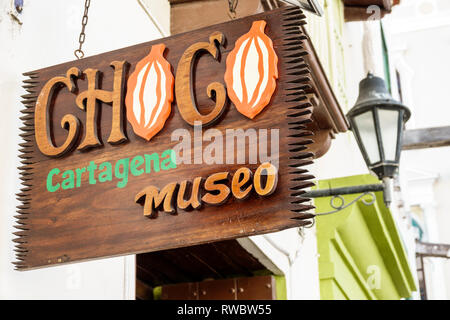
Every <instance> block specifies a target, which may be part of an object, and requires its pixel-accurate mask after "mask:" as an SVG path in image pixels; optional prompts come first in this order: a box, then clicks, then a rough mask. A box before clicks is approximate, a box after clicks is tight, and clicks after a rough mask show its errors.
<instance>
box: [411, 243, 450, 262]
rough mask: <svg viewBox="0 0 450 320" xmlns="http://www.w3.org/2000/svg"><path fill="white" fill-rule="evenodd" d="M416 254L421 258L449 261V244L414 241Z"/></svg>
mask: <svg viewBox="0 0 450 320" xmlns="http://www.w3.org/2000/svg"><path fill="white" fill-rule="evenodd" d="M416 254H417V255H420V256H423V257H436V258H447V259H450V244H443V243H428V242H420V241H416Z"/></svg>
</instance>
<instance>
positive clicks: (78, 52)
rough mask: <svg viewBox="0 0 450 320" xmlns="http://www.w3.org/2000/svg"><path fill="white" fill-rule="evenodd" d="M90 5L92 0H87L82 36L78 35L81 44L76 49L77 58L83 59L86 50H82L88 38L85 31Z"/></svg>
mask: <svg viewBox="0 0 450 320" xmlns="http://www.w3.org/2000/svg"><path fill="white" fill-rule="evenodd" d="M90 5H91V0H86V1H85V2H84V14H83V19H82V20H81V32H80V36H79V37H78V42H79V43H80V45H79V47H78V49H76V50H75V51H74V54H75V57H77V59H81V58H83V57H84V52H83V50H81V48H82V47H83V43H84V40H85V39H86V33H84V29H85V28H86V25H87V23H88V11H89V6H90Z"/></svg>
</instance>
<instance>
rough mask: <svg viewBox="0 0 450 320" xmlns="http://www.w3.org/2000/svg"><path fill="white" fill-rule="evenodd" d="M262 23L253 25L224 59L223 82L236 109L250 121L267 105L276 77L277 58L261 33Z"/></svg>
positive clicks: (261, 21)
mask: <svg viewBox="0 0 450 320" xmlns="http://www.w3.org/2000/svg"><path fill="white" fill-rule="evenodd" d="M265 26H266V22H265V21H263V20H259V21H255V22H253V25H252V27H251V29H250V31H249V32H248V33H246V34H244V35H243V36H242V37H240V38H239V39H238V40H237V41H236V44H235V47H234V49H233V51H231V52H230V54H229V55H228V57H227V66H226V72H225V83H226V84H227V90H228V96H229V97H230V99H231V101H232V102H233V103H234V105H235V106H236V108H237V110H238V111H239V112H240V113H242V114H243V115H245V116H246V117H249V118H250V119H253V118H254V117H255V116H256V115H257V114H258V113H260V112H261V111H262V110H263V109H264V108H265V107H266V106H267V105H268V104H269V102H270V99H271V97H272V95H273V93H274V91H275V88H276V79H277V78H278V67H277V63H278V57H277V55H276V53H275V50H274V49H273V43H272V40H271V39H270V38H269V37H268V36H267V35H266V34H265V33H264V28H265Z"/></svg>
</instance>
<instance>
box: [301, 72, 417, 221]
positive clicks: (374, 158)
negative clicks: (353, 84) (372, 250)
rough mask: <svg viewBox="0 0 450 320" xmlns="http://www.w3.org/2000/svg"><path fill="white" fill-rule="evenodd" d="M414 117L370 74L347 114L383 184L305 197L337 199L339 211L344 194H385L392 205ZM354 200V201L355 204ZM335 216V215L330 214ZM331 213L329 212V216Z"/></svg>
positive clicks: (387, 201)
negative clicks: (394, 183)
mask: <svg viewBox="0 0 450 320" xmlns="http://www.w3.org/2000/svg"><path fill="white" fill-rule="evenodd" d="M410 116H411V111H410V110H409V109H408V108H407V107H406V106H404V105H403V104H401V103H400V102H398V101H396V100H394V99H393V98H392V96H391V95H390V93H389V92H388V90H387V89H386V84H385V82H384V80H383V79H381V78H379V77H375V76H374V75H373V74H371V73H368V74H367V77H366V78H365V79H363V80H362V81H361V82H360V83H359V96H358V99H357V101H356V103H355V106H354V107H353V108H352V109H351V110H350V111H349V112H348V113H347V118H348V121H349V122H350V129H351V130H352V131H353V134H354V135H355V138H356V141H357V143H358V146H359V148H360V150H361V153H362V155H363V157H364V160H365V162H366V164H367V167H368V168H369V170H371V171H372V172H374V173H375V174H376V175H377V176H378V178H379V179H380V180H382V181H383V183H380V184H370V185H362V186H352V187H345V188H335V189H325V190H312V191H309V192H306V193H305V194H303V195H302V196H304V197H309V198H317V197H329V196H333V198H332V201H333V199H334V198H336V197H338V198H340V199H341V201H342V204H341V206H337V207H336V206H334V205H332V206H333V208H335V209H336V210H335V211H333V212H336V211H339V210H341V209H343V208H346V207H347V206H349V205H350V204H352V203H353V202H354V201H352V202H351V203H350V204H348V205H344V202H343V199H342V197H341V195H343V194H354V193H363V194H362V195H361V196H360V197H358V198H357V199H356V200H358V199H359V198H361V197H362V196H363V195H364V194H368V193H370V192H375V191H383V197H384V202H385V203H386V205H387V206H388V205H389V203H390V202H391V194H390V192H391V191H390V190H391V187H390V182H391V179H392V178H393V177H394V175H395V173H396V172H397V171H398V166H399V162H400V153H401V149H402V137H403V131H404V128H405V123H406V121H408V119H409V118H410ZM356 200H355V201H356ZM330 213H332V212H330ZM327 214H328V213H327Z"/></svg>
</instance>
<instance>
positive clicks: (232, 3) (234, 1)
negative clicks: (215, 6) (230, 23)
mask: <svg viewBox="0 0 450 320" xmlns="http://www.w3.org/2000/svg"><path fill="white" fill-rule="evenodd" d="M238 2H239V0H228V16H229V17H230V19H236V7H237V6H238Z"/></svg>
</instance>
